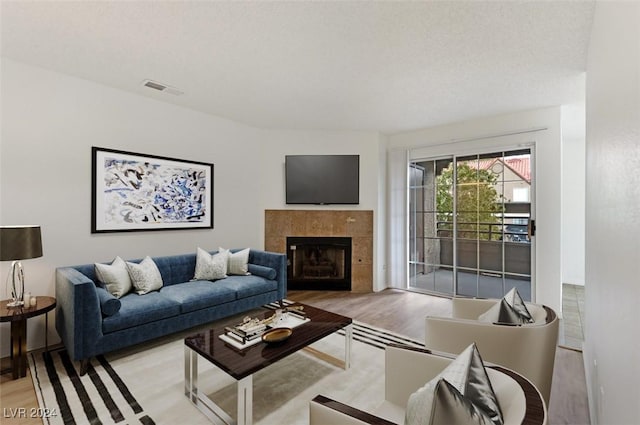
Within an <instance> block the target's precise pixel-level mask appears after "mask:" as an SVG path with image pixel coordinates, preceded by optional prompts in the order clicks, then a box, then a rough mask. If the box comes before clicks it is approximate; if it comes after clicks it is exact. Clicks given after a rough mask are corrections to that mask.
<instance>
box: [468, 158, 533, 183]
mask: <svg viewBox="0 0 640 425" xmlns="http://www.w3.org/2000/svg"><path fill="white" fill-rule="evenodd" d="M496 162H500V163H502V164H504V165H505V166H507V167H509V169H510V170H511V171H513V172H514V173H516V174H517V175H518V177H520V178H521V179H522V180H524V181H526V182H527V183H529V184H531V157H530V156H528V155H527V156H513V157H506V158H504V159H503V158H488V159H481V160H479V161H478V162H476V161H469V162H468V164H469V166H470V167H475V165H476V164H478V167H477V168H479V169H480V170H490V169H491V167H493V165H494V164H495V163H496Z"/></svg>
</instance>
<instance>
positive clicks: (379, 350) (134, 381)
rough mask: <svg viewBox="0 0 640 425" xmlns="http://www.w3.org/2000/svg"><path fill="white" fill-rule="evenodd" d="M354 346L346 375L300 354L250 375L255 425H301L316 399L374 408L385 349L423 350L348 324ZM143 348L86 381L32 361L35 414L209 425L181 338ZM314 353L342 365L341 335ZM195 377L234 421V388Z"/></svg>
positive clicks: (209, 372) (93, 371)
mask: <svg viewBox="0 0 640 425" xmlns="http://www.w3.org/2000/svg"><path fill="white" fill-rule="evenodd" d="M353 339H354V341H353V344H352V367H351V368H350V369H349V370H347V371H344V370H342V369H339V368H336V367H333V366H331V365H328V364H326V363H325V362H322V361H320V360H317V359H315V358H313V357H311V356H310V355H308V354H306V353H304V352H300V353H295V354H294V355H291V356H289V357H287V358H285V359H283V360H281V361H279V362H277V363H276V364H274V365H272V366H269V367H268V368H266V369H264V370H262V371H260V372H258V373H257V374H256V375H254V420H255V421H256V423H260V424H267V425H268V424H272V423H273V424H283V423H287V424H296V423H300V424H306V423H308V402H309V400H311V399H312V398H313V397H314V396H315V395H317V394H323V395H325V396H328V397H331V398H335V399H338V400H340V401H343V402H346V403H349V402H354V403H359V406H360V407H361V408H365V407H366V406H367V404H371V407H373V406H375V405H376V403H378V402H380V401H381V400H382V399H383V398H384V374H383V372H384V354H383V353H384V350H383V349H384V347H385V346H387V345H389V344H403V345H409V346H414V347H424V346H423V344H421V343H420V342H418V341H415V340H412V339H410V338H407V337H404V336H402V335H398V334H395V333H393V332H390V331H388V330H385V329H381V328H377V327H374V326H371V325H367V324H364V323H359V322H354V325H353ZM144 347H145V348H144V349H142V348H140V347H138V348H137V349H136V350H129V351H126V352H118V354H115V355H114V354H110V355H106V356H98V357H97V358H94V359H92V365H91V366H90V368H89V371H88V373H87V374H86V375H85V376H79V375H78V373H77V371H76V369H75V368H74V363H73V362H72V361H71V359H70V358H69V356H68V354H67V352H66V351H65V350H64V349H59V350H54V351H50V352H46V353H35V354H33V353H32V354H31V355H30V357H31V358H30V367H31V375H32V377H33V380H34V386H35V389H36V394H37V397H38V402H39V404H40V408H41V409H43V412H45V413H48V417H45V418H44V422H45V424H176V423H180V424H208V423H209V421H208V419H207V418H206V417H205V416H204V415H202V414H201V413H200V412H199V411H198V410H197V409H196V408H195V407H194V406H193V405H191V404H190V403H189V401H188V400H187V398H186V397H185V396H184V369H183V367H184V366H183V361H184V360H183V359H184V343H183V338H182V337H173V338H172V339H167V340H162V341H160V342H158V341H156V342H154V343H152V344H149V347H148V348H147V346H146V345H145V346H144ZM313 347H314V348H317V349H319V350H321V351H325V352H328V353H330V354H334V355H335V356H336V357H341V355H342V354H343V353H344V331H340V332H337V333H336V334H333V335H330V336H329V337H327V338H324V339H323V340H321V341H319V342H317V343H315V344H314V345H313ZM199 372H200V378H199V387H200V389H201V390H202V391H205V392H206V393H207V394H208V395H209V396H210V397H211V398H213V399H214V400H216V402H218V400H221V402H218V404H220V405H221V406H223V407H225V406H226V407H227V408H228V409H227V410H228V411H229V412H230V413H233V411H234V407H235V405H234V403H235V402H234V397H235V385H234V382H235V381H233V379H232V378H230V377H228V376H227V375H226V374H224V372H222V371H220V370H218V369H217V368H215V367H214V366H213V365H210V364H209V363H208V362H206V361H205V360H201V361H200V362H199ZM261 396H264V397H261ZM263 398H264V400H263ZM376 400H377V401H376ZM356 405H358V404H356ZM232 416H233V414H232ZM283 421H284V422H283Z"/></svg>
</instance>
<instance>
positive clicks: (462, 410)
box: [429, 378, 494, 425]
mask: <svg viewBox="0 0 640 425" xmlns="http://www.w3.org/2000/svg"><path fill="white" fill-rule="evenodd" d="M429 423H430V424H431V425H452V424H456V425H462V424H480V425H494V422H492V421H491V418H490V417H489V416H488V415H487V414H486V413H485V412H484V411H483V410H482V409H480V408H479V407H478V406H476V405H475V404H474V403H472V402H471V401H470V400H469V399H468V398H466V397H465V396H463V395H462V394H460V391H458V390H457V389H456V387H454V386H453V385H451V384H450V383H449V382H447V380H446V379H444V378H442V379H440V381H438V384H437V385H436V389H435V394H434V399H433V410H432V411H431V419H430V421H429Z"/></svg>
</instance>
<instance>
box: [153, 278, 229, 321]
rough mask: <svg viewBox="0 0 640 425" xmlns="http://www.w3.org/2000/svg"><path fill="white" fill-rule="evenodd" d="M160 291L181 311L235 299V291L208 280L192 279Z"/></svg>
mask: <svg viewBox="0 0 640 425" xmlns="http://www.w3.org/2000/svg"><path fill="white" fill-rule="evenodd" d="M160 293H161V294H162V295H163V296H165V297H167V298H169V299H171V300H173V301H176V302H177V303H179V304H180V312H182V313H188V312H190V311H195V310H201V309H203V308H207V307H213V306H215V305H218V304H223V303H228V302H231V301H234V300H235V299H236V291H234V290H233V289H231V288H228V287H226V286H222V285H218V283H217V282H215V283H214V282H210V281H208V280H192V281H190V282H185V283H180V284H177V285H171V286H165V287H164V288H162V289H161V290H160Z"/></svg>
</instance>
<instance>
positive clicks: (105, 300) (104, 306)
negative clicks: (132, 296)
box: [96, 287, 122, 316]
mask: <svg viewBox="0 0 640 425" xmlns="http://www.w3.org/2000/svg"><path fill="white" fill-rule="evenodd" d="M96 292H97V294H98V299H99V300H100V311H102V315H103V316H113V315H114V314H116V313H117V312H119V311H120V307H122V303H121V302H120V300H119V299H118V298H116V297H114V296H113V295H111V294H110V293H109V291H107V290H106V289H105V288H100V287H96Z"/></svg>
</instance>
